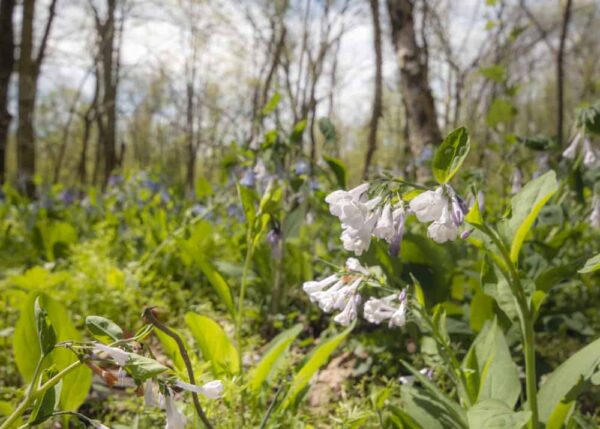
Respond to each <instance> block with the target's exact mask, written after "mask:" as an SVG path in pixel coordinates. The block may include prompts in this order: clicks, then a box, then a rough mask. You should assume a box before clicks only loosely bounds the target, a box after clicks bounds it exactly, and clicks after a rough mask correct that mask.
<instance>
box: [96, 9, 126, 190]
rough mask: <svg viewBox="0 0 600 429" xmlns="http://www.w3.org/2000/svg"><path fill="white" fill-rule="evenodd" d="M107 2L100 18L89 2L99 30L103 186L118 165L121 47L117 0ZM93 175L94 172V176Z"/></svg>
mask: <svg viewBox="0 0 600 429" xmlns="http://www.w3.org/2000/svg"><path fill="white" fill-rule="evenodd" d="M106 6H107V12H106V16H105V17H104V19H102V18H101V17H100V14H99V13H98V10H97V9H96V8H95V7H94V6H93V4H92V10H93V11H94V18H95V21H96V30H97V32H98V42H99V54H100V65H101V67H100V68H101V82H102V103H101V108H100V111H99V114H98V117H97V122H98V131H99V143H100V144H101V146H102V155H103V158H104V175H103V182H102V184H103V186H106V184H107V183H108V179H109V177H110V175H111V174H112V172H113V171H114V170H115V169H116V168H117V167H118V166H119V158H118V156H117V89H118V85H119V63H120V61H119V57H120V49H119V48H118V47H117V46H116V43H115V42H116V40H117V37H116V34H117V25H116V11H117V0H106ZM121 24H122V21H121ZM97 159H98V158H97ZM97 168H99V167H97ZM96 175H97V172H95V174H94V176H96Z"/></svg>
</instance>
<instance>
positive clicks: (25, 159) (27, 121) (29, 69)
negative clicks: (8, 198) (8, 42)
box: [17, 0, 36, 197]
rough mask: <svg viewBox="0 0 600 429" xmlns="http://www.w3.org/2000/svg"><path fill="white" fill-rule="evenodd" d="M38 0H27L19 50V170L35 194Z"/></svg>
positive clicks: (24, 183)
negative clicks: (36, 19)
mask: <svg viewBox="0 0 600 429" xmlns="http://www.w3.org/2000/svg"><path fill="white" fill-rule="evenodd" d="M34 11H35V0H24V2H23V18H22V21H21V44H20V50H19V96H18V98H19V100H18V103H19V120H18V127H17V170H18V180H19V185H22V186H24V190H25V193H26V194H27V195H28V196H30V197H33V196H34V195H35V185H34V183H33V176H34V175H35V135H34V130H33V113H34V108H35V97H36V76H35V63H34V61H33V59H32V56H33V19H34Z"/></svg>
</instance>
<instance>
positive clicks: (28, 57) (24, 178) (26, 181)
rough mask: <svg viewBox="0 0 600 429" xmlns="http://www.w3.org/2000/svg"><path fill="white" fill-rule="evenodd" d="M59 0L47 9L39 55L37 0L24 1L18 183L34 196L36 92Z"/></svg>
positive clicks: (18, 133) (18, 135)
mask: <svg viewBox="0 0 600 429" xmlns="http://www.w3.org/2000/svg"><path fill="white" fill-rule="evenodd" d="M56 1H57V0H52V2H51V3H50V6H49V8H48V20H47V21H46V27H45V29H44V34H43V35H42V40H41V42H40V46H39V49H38V53H37V56H35V57H34V53H33V21H34V15H35V0H25V1H24V2H23V16H22V21H21V44H20V50H19V66H18V69H19V85H18V91H19V96H18V104H19V120H18V127H17V171H18V178H19V183H20V184H22V185H23V186H24V190H25V192H26V194H27V195H28V196H30V197H33V196H34V195H35V184H34V182H33V177H34V175H35V161H36V160H35V129H34V113H35V100H36V95H37V80H38V77H39V73H40V69H41V66H42V62H43V60H44V56H45V52H46V46H47V44H48V37H49V36H50V29H51V28H52V22H53V21H54V15H55V9H56Z"/></svg>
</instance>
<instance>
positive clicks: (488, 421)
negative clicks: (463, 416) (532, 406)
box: [467, 399, 531, 429]
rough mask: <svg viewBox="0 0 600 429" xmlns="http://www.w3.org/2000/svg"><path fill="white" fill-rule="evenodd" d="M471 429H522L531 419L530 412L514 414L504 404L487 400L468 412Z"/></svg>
mask: <svg viewBox="0 0 600 429" xmlns="http://www.w3.org/2000/svg"><path fill="white" fill-rule="evenodd" d="M467 417H468V419H469V428H471V429H521V428H522V427H523V426H525V425H526V424H527V422H529V419H530V418H531V412H530V411H519V412H514V411H513V410H512V409H511V408H510V407H508V406H507V405H506V404H505V403H504V402H502V401H498V400H495V399H486V400H484V401H481V402H478V403H477V404H475V405H474V406H473V407H472V408H470V409H469V410H468V411H467Z"/></svg>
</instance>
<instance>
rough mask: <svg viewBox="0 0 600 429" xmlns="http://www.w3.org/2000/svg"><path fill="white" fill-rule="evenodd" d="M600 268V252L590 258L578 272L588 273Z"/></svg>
mask: <svg viewBox="0 0 600 429" xmlns="http://www.w3.org/2000/svg"><path fill="white" fill-rule="evenodd" d="M598 270H600V253H598V254H597V255H596V256H594V257H593V258H590V259H588V260H587V261H586V263H585V265H584V266H583V268H581V269H580V270H579V271H578V273H581V274H586V273H593V272H594V271H598Z"/></svg>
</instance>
